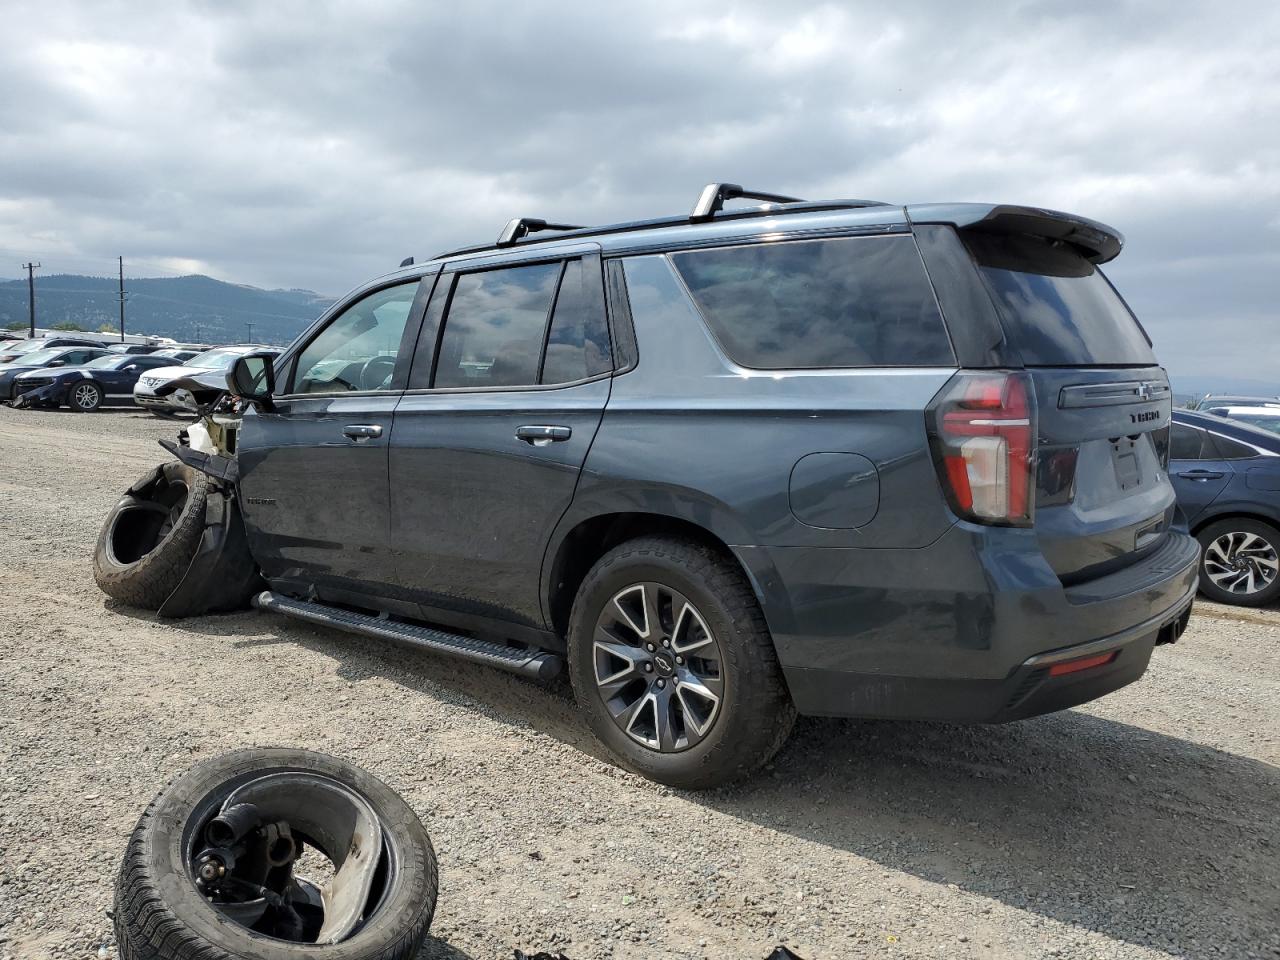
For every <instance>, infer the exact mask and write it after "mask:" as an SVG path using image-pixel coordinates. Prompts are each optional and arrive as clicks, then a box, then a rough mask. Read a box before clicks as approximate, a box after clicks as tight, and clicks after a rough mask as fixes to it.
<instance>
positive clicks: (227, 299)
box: [0, 274, 333, 344]
mask: <svg viewBox="0 0 1280 960" xmlns="http://www.w3.org/2000/svg"><path fill="white" fill-rule="evenodd" d="M117 283H118V281H117V280H115V279H114V278H110V277H82V276H75V275H72V274H55V275H52V276H45V277H37V278H36V323H38V324H39V325H40V326H42V327H52V326H55V325H57V324H60V323H73V324H77V325H78V326H80V327H82V328H83V329H85V330H97V329H98V328H99V327H101V326H102V325H103V324H110V325H111V326H112V329H115V328H116V326H117V325H118V324H119V322H120V308H119V305H118V303H117V301H116V292H117V289H118V288H117ZM125 293H126V295H127V296H128V298H129V299H128V301H127V302H126V304H125V327H126V330H127V331H128V332H129V333H150V334H156V335H158V336H166V337H173V338H174V339H175V340H184V341H196V340H198V341H201V342H203V343H237V342H243V341H244V340H246V339H248V337H249V326H248V325H249V324H250V323H252V325H253V340H254V341H255V342H258V343H280V344H283V343H288V342H289V341H290V340H292V339H293V338H294V337H295V336H297V335H298V333H299V332H301V330H302V328H303V327H305V326H306V325H307V324H308V323H310V322H311V321H312V320H314V319H315V318H316V317H318V316H319V315H320V313H321V312H322V311H323V310H324V309H325V308H326V307H328V306H329V304H331V303H332V302H333V299H332V298H331V297H325V296H321V295H320V294H318V293H313V292H312V291H310V290H260V289H258V288H257V287H249V286H243V285H241V284H236V283H226V282H224V281H222V280H215V279H213V278H212V277H205V276H200V275H194V276H189V277H156V278H140V279H129V278H126V279H125ZM26 320H27V281H26V279H25V278H24V279H21V280H6V281H0V327H4V326H7V325H8V324H11V323H16V322H19V321H21V322H26Z"/></svg>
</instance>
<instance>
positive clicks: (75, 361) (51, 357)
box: [0, 347, 107, 400]
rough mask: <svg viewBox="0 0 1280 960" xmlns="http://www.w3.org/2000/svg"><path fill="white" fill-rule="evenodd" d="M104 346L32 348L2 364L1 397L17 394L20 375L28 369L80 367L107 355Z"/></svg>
mask: <svg viewBox="0 0 1280 960" xmlns="http://www.w3.org/2000/svg"><path fill="white" fill-rule="evenodd" d="M106 352H107V351H106V350H104V349H103V348H102V347H50V348H48V349H45V350H30V351H28V352H27V353H24V354H22V355H21V356H20V357H18V359H17V360H14V361H13V362H11V363H2V364H0V399H4V400H12V399H13V398H14V397H16V396H17V393H16V392H15V391H14V387H15V383H14V381H16V380H17V378H18V375H19V374H22V373H26V372H27V371H28V370H40V369H43V368H44V367H79V366H83V365H84V364H86V363H88V362H89V361H90V360H92V359H94V358H95V357H101V356H105V355H106Z"/></svg>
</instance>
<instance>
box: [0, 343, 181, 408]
mask: <svg viewBox="0 0 1280 960" xmlns="http://www.w3.org/2000/svg"><path fill="white" fill-rule="evenodd" d="M175 362H177V361H176V360H175V359H174V357H173V356H172V355H170V354H156V353H148V354H131V353H123V354H122V353H104V354H102V355H101V356H98V357H95V358H94V359H92V360H89V361H88V362H87V363H84V364H81V365H79V366H73V367H70V366H63V367H45V368H41V369H35V370H29V371H27V372H26V373H20V374H18V375H17V376H16V377H15V378H14V380H13V387H12V391H13V396H14V405H15V406H25V407H59V406H62V405H64V404H65V405H66V406H68V407H70V408H71V409H72V410H74V411H76V412H77V413H90V412H92V411H94V410H97V409H98V408H99V407H100V406H102V405H103V404H112V403H123V404H128V405H130V406H132V404H133V386H134V384H136V383H137V382H138V378H139V377H140V376H142V374H143V373H144V372H145V371H147V370H155V369H158V368H160V367H165V366H169V365H170V364H173V363H175Z"/></svg>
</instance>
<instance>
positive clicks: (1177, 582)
mask: <svg viewBox="0 0 1280 960" xmlns="http://www.w3.org/2000/svg"><path fill="white" fill-rule="evenodd" d="M739 197H746V198H749V199H756V200H763V201H765V203H764V205H763V206H759V207H750V208H744V209H724V203H725V201H726V200H729V199H734V198H739ZM1121 243H1122V241H1121V238H1120V236H1119V234H1118V233H1116V231H1114V230H1112V229H1111V228H1109V227H1106V226H1104V225H1102V224H1099V223H1096V222H1093V221H1090V220H1086V219H1083V218H1081V217H1076V216H1071V215H1067V214H1062V213H1057V212H1053V211H1048V210H1040V209H1031V208H1026V207H1014V206H998V205H990V204H946V205H922V206H907V207H902V206H891V205H888V204H883V203H875V202H869V201H855V200H849V201H828V202H816V203H815V202H804V201H799V200H794V199H792V198H788V197H781V196H777V195H774V194H767V193H760V192H758V191H747V190H743V189H742V188H741V187H738V186H736V185H732V184H712V185H710V186H708V187H707V188H706V190H704V191H703V194H702V196H701V197H700V198H699V201H698V204H697V206H696V207H695V209H694V211H693V213H692V214H691V215H690V216H686V217H679V218H669V219H660V220H651V221H644V222H638V223H627V224H619V225H613V226H609V227H601V228H580V227H571V226H567V225H556V224H548V223H545V222H543V221H540V220H531V219H520V220H514V221H512V222H511V223H510V224H509V225H508V226H507V228H506V230H504V231H503V234H502V236H501V237H500V239H499V240H498V242H497V243H496V244H491V245H485V246H478V247H472V248H468V249H463V250H459V251H455V252H453V253H449V254H446V255H443V256H440V257H437V258H436V259H433V260H431V261H429V262H426V263H421V264H414V263H412V261H406V264H405V265H403V266H402V268H401V269H400V270H399V271H397V272H395V273H392V274H390V275H389V276H386V277H383V278H381V279H379V280H376V281H373V282H371V283H369V284H366V285H365V286H363V287H360V288H359V289H357V290H355V291H353V292H352V293H350V294H349V295H347V296H346V297H344V298H343V299H342V300H340V301H339V302H338V303H337V304H336V305H335V306H334V307H333V308H332V309H331V310H330V311H328V312H327V313H326V314H325V315H324V316H323V317H321V318H320V320H319V321H318V322H317V323H316V324H315V325H314V326H313V327H312V328H311V329H310V330H308V331H307V332H306V333H305V334H304V335H303V336H302V337H300V338H299V339H298V341H297V342H295V343H294V344H293V345H292V346H290V347H289V348H287V349H286V350H285V351H284V352H283V353H282V354H281V355H280V356H279V357H277V358H275V360H274V362H272V361H271V360H269V359H268V358H264V357H256V356H249V357H244V358H241V359H240V360H239V361H238V362H237V363H236V365H235V367H234V369H233V370H232V371H231V373H230V374H229V376H228V386H229V398H227V397H224V398H223V399H222V400H221V401H220V403H219V405H218V407H217V408H216V410H215V412H214V413H213V414H212V415H211V416H209V417H206V418H205V420H204V422H203V424H202V425H201V426H198V427H194V428H192V429H191V431H189V433H188V434H187V436H186V437H185V439H184V441H183V442H182V443H178V444H174V443H168V444H167V445H168V446H169V448H170V449H171V450H172V451H173V452H174V453H175V454H176V456H177V457H178V459H177V460H176V461H175V462H173V463H170V464H167V465H165V466H163V467H160V468H157V470H156V471H154V472H153V474H152V475H150V476H149V477H148V478H144V480H142V481H140V482H139V484H138V485H136V486H135V487H134V489H133V490H131V491H130V494H129V495H128V496H127V497H126V498H125V500H124V501H123V502H122V504H121V505H120V507H118V508H117V509H116V511H114V512H113V514H112V515H111V517H110V518H108V521H107V523H106V525H105V526H104V529H103V534H102V538H101V540H100V543H99V547H98V551H97V559H96V569H97V573H98V579H99V582H100V583H101V584H102V586H103V587H104V589H105V590H106V591H107V592H108V593H110V594H112V595H113V596H116V597H118V598H120V599H122V600H126V601H128V602H131V603H135V604H138V605H141V606H148V607H151V608H152V609H159V610H160V611H161V613H162V614H166V613H167V614H170V615H181V614H183V613H191V612H199V611H204V610H209V609H228V608H232V607H235V606H239V605H242V604H244V603H246V602H249V601H250V600H252V602H253V603H254V604H255V605H256V606H258V607H260V608H262V609H266V610H274V611H278V612H280V613H283V614H286V615H288V616H292V617H297V618H300V619H302V620H306V621H310V622H312V623H318V624H325V625H330V626H333V627H337V628H340V629H344V630H348V631H352V632H355V633H360V634H364V635H369V636H376V637H382V638H386V639H388V640H395V641H400V642H404V643H408V644H411V645H414V646H418V647H422V648H427V649H431V650H435V651H438V652H441V653H446V654H450V655H454V656H458V657H463V658H466V659H470V660H474V661H479V662H482V663H488V664H492V665H494V666H498V667H501V668H504V669H508V670H513V671H516V672H519V673H523V674H525V675H528V676H535V677H548V676H551V675H553V674H555V673H556V672H557V671H559V670H560V669H561V668H562V666H565V665H567V668H568V672H569V675H570V678H571V680H572V684H573V687H574V690H575V695H576V697H577V699H578V702H579V704H580V705H581V708H582V710H583V713H584V715H585V717H586V719H587V720H588V722H589V723H590V725H591V728H592V730H593V731H594V732H595V733H596V735H597V736H598V737H599V738H600V740H601V741H602V742H603V743H604V744H605V745H606V746H607V748H608V749H609V750H610V752H611V753H612V755H613V756H614V757H615V758H616V759H617V760H618V761H619V762H621V763H622V764H624V765H626V766H628V767H630V768H631V769H633V770H636V771H639V772H640V773H642V774H644V775H645V776H648V777H650V778H653V779H655V780H659V781H662V782H664V783H668V784H672V785H677V786H683V787H707V786H713V785H716V784H720V783H724V782H726V781H728V780H731V779H733V778H735V777H737V776H740V775H742V774H744V773H746V772H748V771H750V770H752V769H754V768H756V767H758V766H759V765H760V764H762V763H763V762H765V761H766V760H767V759H768V758H769V757H770V756H771V755H772V754H773V753H774V752H775V751H776V750H777V749H778V747H779V745H780V744H781V743H782V742H783V740H784V739H785V738H786V736H787V733H788V731H789V729H790V727H791V724H792V720H793V718H794V716H795V715H796V713H797V712H798V713H801V714H807V715H834V716H856V717H898V718H930V719H945V720H957V721H980V722H1000V721H1007V720H1014V719H1018V718H1021V717H1028V716H1032V715H1036V714H1041V713H1045V712H1047V711H1052V710H1058V709H1062V708H1064V707H1069V706H1072V705H1074V704H1079V703H1082V702H1085V701H1087V700H1090V699H1093V698H1095V697H1098V696H1101V695H1103V694H1105V693H1108V692H1110V691H1112V690H1115V689H1117V688H1119V687H1121V686H1123V685H1125V684H1128V683H1131V682H1132V681H1134V680H1137V679H1138V678H1139V677H1140V676H1141V675H1142V674H1143V672H1144V671H1145V670H1146V667H1147V664H1148V660H1149V658H1150V657H1151V654H1152V650H1153V648H1154V647H1155V645H1156V644H1158V643H1162V642H1170V641H1172V640H1174V639H1176V638H1177V636H1178V635H1179V634H1180V633H1181V631H1182V629H1183V628H1184V627H1185V625H1186V622H1187V619H1188V617H1189V616H1190V609H1191V603H1192V598H1193V595H1194V592H1195V588H1196V567H1197V547H1196V543H1195V541H1194V540H1192V539H1191V538H1190V537H1189V536H1187V534H1186V533H1185V532H1183V531H1180V530H1179V529H1177V528H1176V526H1175V523H1174V517H1175V512H1174V493H1173V489H1172V487H1171V486H1170V483H1169V479H1168V476H1167V473H1166V466H1167V462H1168V456H1169V423H1170V414H1171V393H1170V389H1169V383H1168V379H1167V377H1166V375H1165V373H1164V371H1163V370H1162V369H1161V368H1160V367H1159V366H1158V364H1157V362H1156V359H1155V357H1154V356H1153V354H1152V349H1151V344H1150V341H1149V340H1148V338H1147V336H1146V334H1145V333H1144V331H1143V329H1142V327H1141V326H1140V325H1139V323H1138V321H1137V320H1136V319H1135V318H1134V316H1133V315H1132V313H1131V312H1130V311H1129V309H1128V308H1127V307H1126V305H1125V303H1124V301H1123V300H1122V299H1121V298H1120V296H1119V295H1118V294H1117V293H1116V291H1115V290H1114V289H1113V288H1112V286H1111V284H1110V283H1109V282H1108V281H1107V279H1106V277H1105V276H1104V275H1103V274H1102V271H1101V270H1100V269H1099V264H1102V263H1105V262H1106V261H1108V260H1110V259H1112V258H1113V257H1115V256H1116V255H1117V254H1118V253H1119V252H1120V248H1121ZM206 399H212V398H211V397H206Z"/></svg>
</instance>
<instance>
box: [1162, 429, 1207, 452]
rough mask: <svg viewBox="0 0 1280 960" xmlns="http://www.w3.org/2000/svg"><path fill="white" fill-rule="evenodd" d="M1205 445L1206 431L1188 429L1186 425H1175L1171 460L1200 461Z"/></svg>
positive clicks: (1171, 444)
mask: <svg viewBox="0 0 1280 960" xmlns="http://www.w3.org/2000/svg"><path fill="white" fill-rule="evenodd" d="M1203 445H1204V431H1202V430H1197V429H1196V428H1195V427H1188V426H1187V425H1186V424H1184V423H1175V424H1174V425H1173V438H1172V440H1171V441H1170V446H1169V459H1170V460H1199V459H1200V451H1201V449H1202V447H1203Z"/></svg>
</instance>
